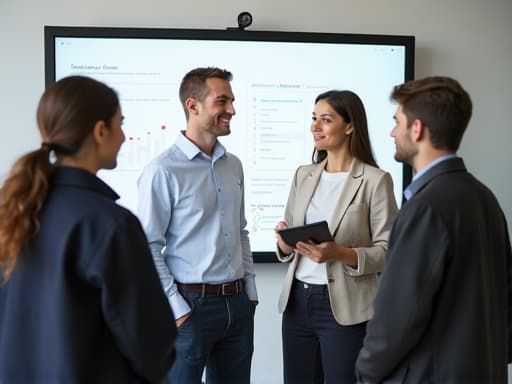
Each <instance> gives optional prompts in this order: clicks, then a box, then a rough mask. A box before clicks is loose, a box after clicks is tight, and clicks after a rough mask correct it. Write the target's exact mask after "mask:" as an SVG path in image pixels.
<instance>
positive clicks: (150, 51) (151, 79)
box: [45, 26, 414, 262]
mask: <svg viewBox="0 0 512 384" xmlns="http://www.w3.org/2000/svg"><path fill="white" fill-rule="evenodd" d="M200 66H217V67H221V68H225V69H227V70H229V71H231V72H232V73H233V75H234V79H233V81H232V83H231V85H232V88H233V92H234V94H235V109H236V115H235V116H234V117H233V119H232V120H231V131H232V133H231V135H229V136H226V137H222V138H221V139H220V140H221V142H222V143H223V144H224V145H225V146H226V147H227V149H228V151H230V152H233V153H234V154H236V155H237V156H238V157H239V158H240V159H241V161H242V163H243V166H244V173H245V193H246V195H245V203H246V216H247V220H248V230H249V232H250V240H251V248H252V250H253V253H254V257H255V261H260V262H264V261H273V260H274V259H275V257H274V255H273V252H274V245H275V238H274V231H273V228H274V226H275V224H276V223H277V221H279V220H280V219H281V218H282V216H283V214H284V206H285V204H286V199H287V196H288V192H289V188H290V182H291V179H292V177H293V174H294V171H295V169H296V168H297V166H298V165H300V164H308V163H311V154H312V151H313V140H312V136H311V133H310V123H311V116H312V115H311V114H312V110H313V107H314V105H313V103H314V99H315V97H316V96H317V95H318V94H319V93H321V92H323V91H326V90H329V89H349V90H352V91H354V92H356V93H357V94H358V95H359V96H360V97H361V99H362V100H363V103H364V105H365V108H366V111H367V114H368V125H369V130H370V139H371V143H372V146H373V149H374V152H375V153H374V154H375V157H376V159H377V162H378V164H379V166H380V167H381V168H382V169H384V170H386V171H389V172H390V173H391V175H392V176H393V181H394V184H395V194H396V198H397V201H398V202H400V201H401V200H402V197H401V193H402V189H403V186H404V182H406V181H407V180H408V178H410V169H409V168H404V166H403V165H402V164H399V163H397V162H396V161H395V160H394V158H393V155H394V143H393V139H392V138H390V137H389V132H390V130H391V128H392V127H393V119H392V117H393V114H394V112H395V108H396V106H395V105H393V104H392V103H391V102H390V100H389V95H390V92H391V90H392V88H393V86H395V85H397V84H400V83H403V82H404V81H406V80H409V79H412V78H413V71H414V37H412V36H388V35H355V34H333V33H307V32H270V31H247V30H237V29H235V30H207V29H147V28H96V27H53V26H52V27H45V75H46V84H47V85H48V84H50V83H52V82H54V81H55V80H58V79H60V78H62V77H65V76H68V75H85V76H90V77H93V78H95V79H98V80H100V81H103V82H105V83H107V84H108V85H110V86H111V87H113V88H114V89H116V91H117V92H118V93H119V96H120V100H121V106H122V110H123V115H124V116H125V119H124V125H123V129H124V131H125V134H126V142H125V143H124V145H123V146H122V148H121V151H120V153H119V157H118V166H117V168H116V169H115V170H112V171H101V172H100V173H99V176H100V177H101V178H103V179H104V180H105V181H106V182H107V183H109V184H110V185H111V186H112V187H113V188H114V189H115V190H116V191H117V192H118V193H119V194H120V195H121V199H120V200H119V203H120V204H122V205H124V206H126V207H128V208H129V209H131V210H132V211H134V212H135V211H136V203H137V187H136V184H137V178H138V176H139V175H140V172H141V170H142V168H143V167H144V165H145V164H146V163H147V162H149V161H150V160H151V159H152V158H153V157H155V156H156V155H158V154H159V153H160V152H162V151H163V150H164V149H166V148H167V147H169V146H170V145H171V144H172V143H173V142H174V140H175V137H176V135H177V133H178V132H179V131H180V130H184V129H185V116H184V112H183V108H182V106H181V104H180V102H179V98H178V87H179V84H180V81H181V79H182V77H183V75H184V74H185V73H186V72H188V71H189V70H191V69H193V68H196V67H200Z"/></svg>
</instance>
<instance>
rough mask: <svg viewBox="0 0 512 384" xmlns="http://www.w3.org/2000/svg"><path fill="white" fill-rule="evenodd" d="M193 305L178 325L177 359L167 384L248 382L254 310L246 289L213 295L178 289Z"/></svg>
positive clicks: (168, 376)
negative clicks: (203, 378)
mask: <svg viewBox="0 0 512 384" xmlns="http://www.w3.org/2000/svg"><path fill="white" fill-rule="evenodd" d="M180 293H181V294H182V296H183V297H184V298H185V299H186V300H187V301H188V302H189V304H190V306H191V308H192V314H191V316H190V317H189V318H188V319H187V320H186V321H185V322H184V323H183V324H182V325H181V326H180V327H179V328H178V337H177V339H176V343H175V347H176V360H175V362H174V365H173V366H172V368H171V370H170V371H169V374H168V375H167V381H166V383H167V384H171V383H172V384H198V383H201V377H202V374H203V369H204V368H205V366H206V383H208V384H218V383H222V384H230V383H233V384H234V383H236V384H245V383H246V384H249V382H250V376H251V359H252V352H253V349H254V344H253V333H254V332H253V330H254V310H255V305H254V304H253V303H251V302H250V301H249V299H248V297H247V294H246V293H245V292H243V293H240V294H238V295H233V296H216V295H208V294H206V295H205V296H204V297H201V293H196V292H189V291H185V290H183V291H180Z"/></svg>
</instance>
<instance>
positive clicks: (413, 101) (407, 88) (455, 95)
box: [391, 76, 473, 151]
mask: <svg viewBox="0 0 512 384" xmlns="http://www.w3.org/2000/svg"><path fill="white" fill-rule="evenodd" d="M391 100H393V101H397V102H398V103H399V104H400V105H401V106H402V109H403V112H404V114H405V115H406V117H407V125H408V126H410V125H411V124H412V122H413V121H414V120H416V119H419V120H421V121H422V122H423V124H425V126H426V127H427V128H428V130H429V132H430V137H431V141H432V146H433V147H434V148H436V149H444V150H446V149H447V150H451V151H456V150H457V149H458V148H459V145H460V142H461V140H462V135H463V134H464V131H465V130H466V127H467V125H468V123H469V120H470V118H471V113H472V109H473V107H472V103H471V98H470V96H469V94H468V93H467V92H466V91H465V90H464V88H462V86H461V85H460V84H459V82H458V81H457V80H454V79H452V78H449V77H442V76H432V77H425V78H423V79H419V80H411V81H408V82H406V83H405V84H401V85H397V86H396V87H395V88H394V89H393V92H392V93H391Z"/></svg>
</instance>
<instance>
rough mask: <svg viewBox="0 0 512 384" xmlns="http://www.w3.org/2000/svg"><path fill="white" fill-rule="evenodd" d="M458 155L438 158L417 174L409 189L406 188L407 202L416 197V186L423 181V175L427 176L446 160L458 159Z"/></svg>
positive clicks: (453, 154) (452, 154) (451, 154)
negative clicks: (419, 181)
mask: <svg viewBox="0 0 512 384" xmlns="http://www.w3.org/2000/svg"><path fill="white" fill-rule="evenodd" d="M457 157H458V156H457V154H455V153H450V154H448V155H443V156H440V157H438V158H437V159H435V160H434V161H432V162H430V163H429V164H428V165H427V166H426V167H424V168H423V169H422V170H421V171H419V172H418V173H416V174H415V175H414V176H413V178H412V181H411V184H409V185H408V186H407V188H405V190H404V197H405V199H406V200H410V199H411V197H413V196H414V192H413V191H414V188H413V187H414V185H415V184H416V183H417V182H418V180H420V179H421V177H422V176H423V175H425V174H426V173H427V172H428V171H429V170H431V169H432V168H434V167H435V166H436V165H437V164H440V163H442V162H443V161H446V160H449V159H455V158H457Z"/></svg>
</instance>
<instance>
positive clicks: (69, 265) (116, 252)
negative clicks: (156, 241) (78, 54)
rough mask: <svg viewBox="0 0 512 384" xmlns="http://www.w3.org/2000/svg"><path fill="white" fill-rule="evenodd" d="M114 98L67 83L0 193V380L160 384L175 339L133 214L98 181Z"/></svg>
mask: <svg viewBox="0 0 512 384" xmlns="http://www.w3.org/2000/svg"><path fill="white" fill-rule="evenodd" d="M122 119H123V118H122V115H121V110H120V106H119V100H118V97H117V95H116V93H115V92H114V91H113V90H112V89H111V88H109V87H107V86H106V85H104V84H102V83H100V82H98V81H95V80H92V79H90V78H86V77H80V76H73V77H68V78H64V79H62V80H60V81H58V82H57V83H55V84H54V85H52V86H50V87H49V88H48V89H47V90H46V91H45V93H44V94H43V96H42V97H41V100H40V102H39V106H38V109H37V123H38V127H39V131H40V133H41V136H42V139H43V143H42V145H41V148H40V149H37V150H35V151H32V152H30V153H28V154H26V155H25V156H23V157H21V158H20V159H19V160H18V161H17V162H16V163H15V164H14V166H13V168H12V171H11V173H10V175H8V177H7V179H6V181H5V182H4V184H3V186H2V188H1V189H0V273H1V277H2V285H1V286H0V383H2V384H5V383H138V382H158V381H159V380H161V379H162V378H163V377H164V375H165V373H166V372H167V371H168V369H169V367H170V366H171V364H172V361H173V356H174V349H173V341H174V338H175V335H176V328H175V325H174V324H175V322H174V319H173V315H172V312H171V309H170V306H169V304H168V302H167V299H166V298H165V295H164V292H163V290H162V288H161V285H160V281H159V279H158V276H157V273H156V270H155V267H154V265H153V261H152V258H151V255H150V252H149V249H148V246H147V241H146V238H145V236H144V233H143V231H142V229H141V227H140V224H139V222H138V220H137V219H136V217H135V216H134V215H133V214H131V213H130V212H129V211H128V210H126V209H124V208H122V207H120V206H118V205H117V204H115V200H116V199H117V198H118V196H117V194H116V193H115V192H114V191H113V190H112V189H110V188H109V187H108V186H107V185H106V184H105V183H103V182H102V181H101V180H100V179H99V178H97V177H96V173H97V171H98V170H99V169H112V168H114V167H115V166H116V157H117V153H118V151H119V148H120V147H121V144H122V143H123V141H124V134H123V131H122V129H121V123H122Z"/></svg>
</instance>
